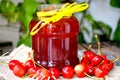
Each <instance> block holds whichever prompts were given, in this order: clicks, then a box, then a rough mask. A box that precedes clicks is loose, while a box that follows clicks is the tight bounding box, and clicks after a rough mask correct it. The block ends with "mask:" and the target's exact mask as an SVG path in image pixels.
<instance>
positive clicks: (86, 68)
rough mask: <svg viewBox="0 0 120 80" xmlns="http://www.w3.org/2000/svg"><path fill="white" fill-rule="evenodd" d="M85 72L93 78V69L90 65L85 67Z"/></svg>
mask: <svg viewBox="0 0 120 80" xmlns="http://www.w3.org/2000/svg"><path fill="white" fill-rule="evenodd" d="M85 72H86V73H87V74H88V75H90V76H94V67H93V66H92V65H86V67H85Z"/></svg>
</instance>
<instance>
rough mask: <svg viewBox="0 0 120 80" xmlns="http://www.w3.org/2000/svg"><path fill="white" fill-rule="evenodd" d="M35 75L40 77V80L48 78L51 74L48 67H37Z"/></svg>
mask: <svg viewBox="0 0 120 80" xmlns="http://www.w3.org/2000/svg"><path fill="white" fill-rule="evenodd" d="M35 75H36V77H37V78H38V80H48V78H49V76H50V72H49V71H48V70H47V69H44V68H40V69H37V71H36V74H35Z"/></svg>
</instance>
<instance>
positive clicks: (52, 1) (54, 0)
mask: <svg viewBox="0 0 120 80" xmlns="http://www.w3.org/2000/svg"><path fill="white" fill-rule="evenodd" d="M62 1H63V0H47V3H49V4H59V3H62Z"/></svg>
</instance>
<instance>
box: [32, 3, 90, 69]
mask: <svg viewBox="0 0 120 80" xmlns="http://www.w3.org/2000/svg"><path fill="white" fill-rule="evenodd" d="M86 8H88V4H87V3H83V4H77V3H76V2H75V3H72V4H69V3H66V4H65V5H63V6H62V7H61V9H59V10H57V11H56V10H55V11H54V10H52V11H49V10H46V11H48V12H44V11H43V12H38V14H37V16H38V19H33V20H32V21H31V22H30V33H31V34H32V49H33V50H34V60H35V61H36V62H37V63H38V64H40V65H41V66H43V67H45V68H47V69H49V68H51V67H55V68H58V69H59V70H61V69H62V68H63V67H64V66H66V65H70V66H73V67H74V66H75V65H77V64H78V63H79V59H78V56H77V52H78V32H79V28H80V25H79V22H78V20H77V19H76V18H75V17H73V16H72V14H73V13H75V12H79V11H83V10H85V9H86ZM51 9H53V7H52V8H51ZM34 30H35V31H34Z"/></svg>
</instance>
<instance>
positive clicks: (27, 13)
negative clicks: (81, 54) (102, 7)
mask: <svg viewBox="0 0 120 80" xmlns="http://www.w3.org/2000/svg"><path fill="white" fill-rule="evenodd" d="M75 1H76V0H45V1H44V2H43V1H39V0H37V1H36V0H23V1H22V2H19V3H17V4H15V3H14V2H13V1H11V0H1V1H0V14H2V16H4V17H5V18H6V19H7V21H8V24H10V23H15V22H19V23H20V33H22V34H21V35H20V36H19V40H18V42H17V46H19V45H21V44H25V45H26V46H31V39H30V35H29V23H30V21H31V20H32V19H33V18H35V17H36V12H37V10H38V6H39V5H43V4H61V3H66V2H70V3H72V2H75ZM92 1H94V0H88V1H87V2H88V3H89V5H91V2H92ZM82 2H84V0H83V1H82ZM79 3H81V2H79ZM109 4H110V6H111V7H113V8H116V9H119V8H120V0H110V1H109ZM78 14H80V15H82V17H81V19H78V20H80V21H79V22H80V24H81V27H80V32H79V35H78V39H79V40H78V41H79V44H82V43H94V42H95V39H94V34H98V37H99V40H100V41H101V42H102V41H106V42H111V43H114V44H115V45H117V46H119V47H120V36H119V35H120V19H119V20H118V22H117V26H116V30H115V32H114V33H113V38H112V39H111V38H110V37H111V32H112V28H111V26H110V25H108V24H106V23H104V22H102V21H98V20H95V19H94V18H93V16H92V15H91V14H90V13H89V11H88V9H87V10H86V11H83V12H79V13H78ZM78 14H77V15H78ZM108 14H109V13H108ZM74 15H75V16H76V14H74ZM85 20H87V22H88V23H89V24H90V25H91V30H92V31H90V30H89V28H87V27H86V25H84V23H85ZM96 31H98V32H96ZM84 33H86V35H90V34H92V36H91V40H90V41H89V42H87V41H86V40H85V34H84Z"/></svg>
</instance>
